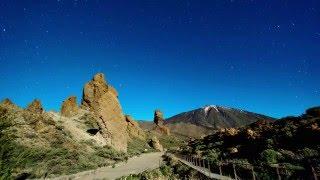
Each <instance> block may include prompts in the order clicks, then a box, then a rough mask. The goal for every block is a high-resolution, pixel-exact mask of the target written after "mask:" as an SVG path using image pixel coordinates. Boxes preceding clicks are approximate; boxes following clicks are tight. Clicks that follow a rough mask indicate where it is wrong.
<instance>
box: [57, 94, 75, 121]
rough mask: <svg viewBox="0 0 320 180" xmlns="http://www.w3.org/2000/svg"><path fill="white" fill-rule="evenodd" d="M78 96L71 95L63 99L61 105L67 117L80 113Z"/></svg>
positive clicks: (62, 111)
mask: <svg viewBox="0 0 320 180" xmlns="http://www.w3.org/2000/svg"><path fill="white" fill-rule="evenodd" d="M78 110H79V108H78V105H77V97H75V96H71V97H69V98H68V99H67V100H65V101H63V103H62V106H61V115H62V116H65V117H72V116H74V115H76V114H77V113H78Z"/></svg>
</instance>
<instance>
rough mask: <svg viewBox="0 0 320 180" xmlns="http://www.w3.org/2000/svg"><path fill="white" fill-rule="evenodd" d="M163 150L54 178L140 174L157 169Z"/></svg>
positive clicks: (95, 177)
mask: <svg viewBox="0 0 320 180" xmlns="http://www.w3.org/2000/svg"><path fill="white" fill-rule="evenodd" d="M162 155H163V152H156V153H148V154H142V155H140V156H138V157H133V158H130V159H129V160H128V162H121V163H118V164H117V165H116V167H114V168H112V167H101V168H98V169H96V170H91V171H84V172H80V173H77V174H73V175H66V176H59V177H57V178H53V179H54V180H68V179H71V178H72V179H77V180H93V179H94V180H98V179H108V180H109V179H110V180H111V179H117V178H120V177H122V176H128V175H130V174H139V173H141V172H143V171H146V170H152V169H156V168H158V167H159V166H160V164H161V162H162V157H161V156H162Z"/></svg>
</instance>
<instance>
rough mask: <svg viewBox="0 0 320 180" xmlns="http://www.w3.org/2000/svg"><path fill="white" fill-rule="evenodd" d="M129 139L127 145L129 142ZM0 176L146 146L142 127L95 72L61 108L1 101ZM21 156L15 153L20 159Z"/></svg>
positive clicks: (86, 165)
mask: <svg viewBox="0 0 320 180" xmlns="http://www.w3.org/2000/svg"><path fill="white" fill-rule="evenodd" d="M128 144H129V146H128ZM0 146H1V152H2V153H0V156H1V159H0V172H1V173H0V178H8V177H12V176H13V177H17V176H19V175H23V174H25V175H26V176H28V177H44V176H46V175H50V174H63V173H71V172H76V171H80V170H85V169H92V168H96V167H98V166H103V165H107V164H110V163H112V162H114V161H115V160H123V159H124V158H125V157H126V156H127V155H130V154H125V153H126V152H127V151H128V149H130V152H135V153H141V152H143V151H145V149H150V148H151V147H150V146H149V145H148V139H147V137H146V134H145V132H144V131H143V130H142V129H141V128H140V127H139V124H138V123H137V122H136V121H134V120H133V118H132V117H131V116H129V115H124V114H123V112H122V108H121V105H120V102H119V100H118V93H117V91H116V90H115V89H114V88H113V87H112V86H110V85H109V84H108V83H107V82H106V80H105V78H104V75H103V74H101V73H98V74H96V75H95V76H94V78H93V79H92V80H91V81H89V82H88V83H87V84H85V86H84V89H83V98H82V102H81V106H79V105H78V104H77V99H76V97H74V96H71V97H69V98H67V99H66V100H65V101H63V102H62V105H61V112H46V111H45V110H44V109H43V107H42V104H41V101H40V100H38V99H35V100H34V101H32V102H31V103H30V104H29V105H28V107H27V108H25V109H23V108H20V107H18V106H17V105H15V104H14V103H12V102H11V101H10V100H9V99H5V100H3V101H2V102H1V103H0ZM19 158H20V159H19Z"/></svg>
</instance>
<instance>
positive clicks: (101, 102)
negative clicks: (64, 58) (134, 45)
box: [82, 73, 128, 152]
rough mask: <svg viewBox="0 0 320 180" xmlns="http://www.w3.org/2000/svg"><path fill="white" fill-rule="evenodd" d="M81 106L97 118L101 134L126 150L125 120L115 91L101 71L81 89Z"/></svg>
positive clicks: (119, 147)
mask: <svg viewBox="0 0 320 180" xmlns="http://www.w3.org/2000/svg"><path fill="white" fill-rule="evenodd" d="M82 107H83V108H85V109H88V110H90V111H92V112H93V113H94V114H95V115H96V116H97V117H98V118H97V119H99V122H98V124H99V126H100V128H101V132H102V136H103V137H104V138H105V139H108V141H109V142H110V145H111V146H113V147H114V148H115V149H117V150H120V151H124V152H126V151H127V141H128V133H127V122H126V119H125V116H124V115H123V113H122V108H121V105H120V102H119V100H118V93H117V91H116V90H115V89H114V88H113V87H112V86H110V85H109V84H107V82H106V80H105V78H104V75H103V74H102V73H98V74H96V75H95V76H94V77H93V79H92V80H91V81H90V82H88V83H86V84H85V86H84V89H83V96H82Z"/></svg>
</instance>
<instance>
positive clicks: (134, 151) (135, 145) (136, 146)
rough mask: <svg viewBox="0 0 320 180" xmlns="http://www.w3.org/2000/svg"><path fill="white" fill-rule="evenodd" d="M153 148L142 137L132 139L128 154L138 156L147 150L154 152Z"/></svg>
mask: <svg viewBox="0 0 320 180" xmlns="http://www.w3.org/2000/svg"><path fill="white" fill-rule="evenodd" d="M152 151H153V149H151V148H150V147H149V146H148V145H147V142H146V141H145V140H142V139H137V138H136V139H132V140H131V141H129V143H128V155H129V156H136V155H140V154H142V153H146V152H152Z"/></svg>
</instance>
